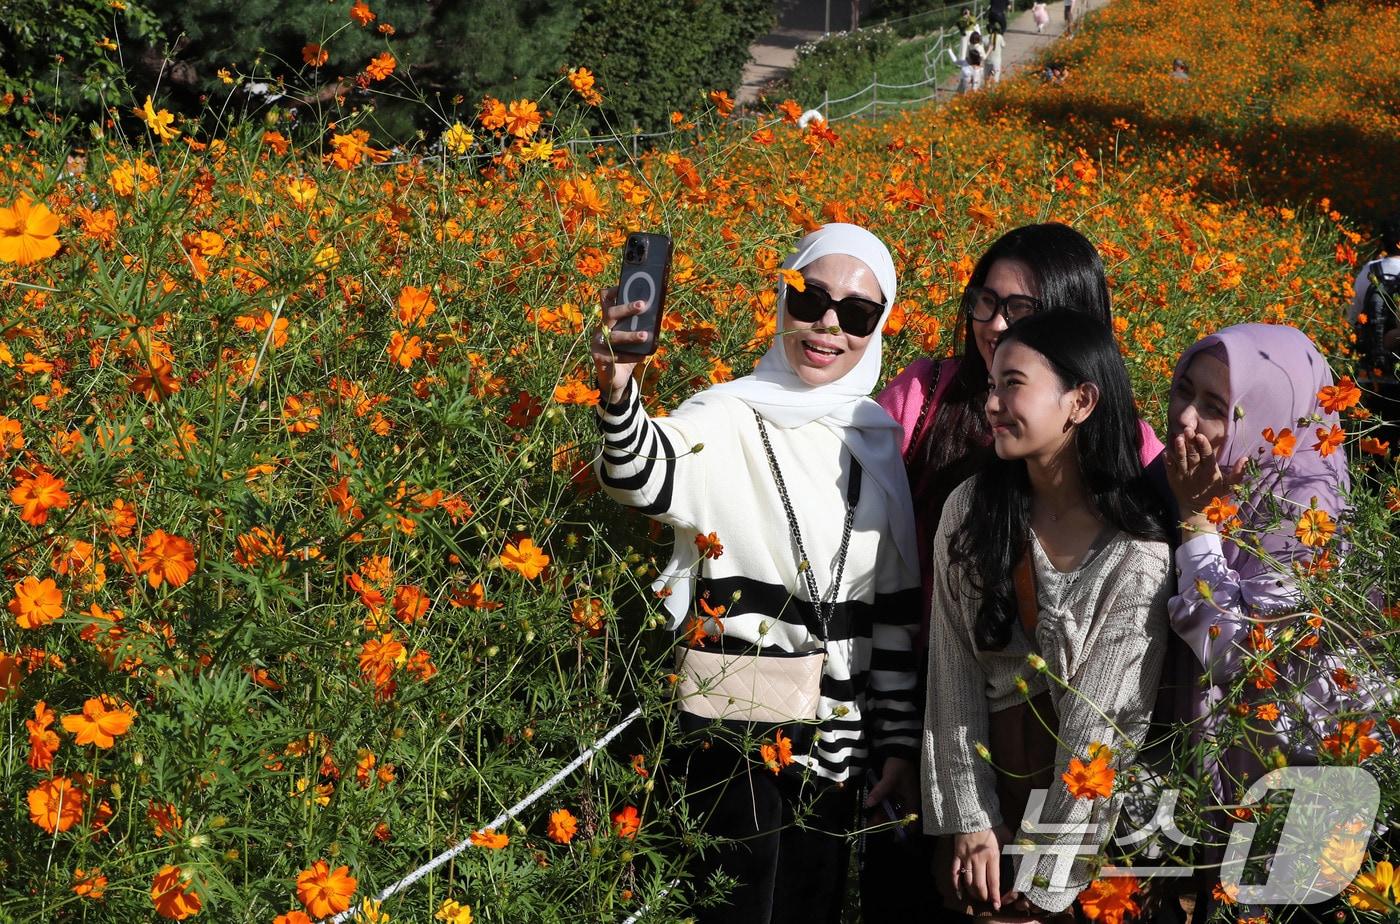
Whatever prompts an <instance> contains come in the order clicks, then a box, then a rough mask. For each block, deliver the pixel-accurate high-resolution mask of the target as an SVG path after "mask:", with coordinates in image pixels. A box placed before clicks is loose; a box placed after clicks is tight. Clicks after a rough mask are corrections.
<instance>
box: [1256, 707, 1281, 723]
mask: <svg viewBox="0 0 1400 924" xmlns="http://www.w3.org/2000/svg"><path fill="white" fill-rule="evenodd" d="M1254 717H1255V718H1256V719H1262V720H1263V721H1265V722H1277V721H1278V717H1279V709H1278V704H1277V703H1261V704H1259V705H1258V706H1255V707H1254Z"/></svg>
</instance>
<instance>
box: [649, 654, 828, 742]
mask: <svg viewBox="0 0 1400 924" xmlns="http://www.w3.org/2000/svg"><path fill="white" fill-rule="evenodd" d="M825 662H826V652H824V651H814V652H810V653H808V654H800V655H786V656H782V657H773V656H759V655H758V654H755V653H745V654H725V653H724V652H720V651H704V650H702V649H699V648H687V647H684V646H682V647H679V648H677V649H676V673H677V675H679V676H680V681H679V683H678V684H677V690H676V693H677V697H678V699H679V703H680V708H681V710H682V711H684V712H687V713H689V714H691V715H693V716H695V717H697V718H701V719H718V720H720V721H735V722H749V723H754V724H756V725H779V724H783V723H787V722H810V721H812V720H813V719H815V718H816V717H817V702H818V700H819V698H820V697H821V680H822V666H823V664H825Z"/></svg>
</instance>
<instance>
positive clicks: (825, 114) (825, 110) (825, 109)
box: [822, 90, 831, 122]
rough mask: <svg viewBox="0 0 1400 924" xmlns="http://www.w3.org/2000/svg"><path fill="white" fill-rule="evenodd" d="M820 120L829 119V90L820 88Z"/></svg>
mask: <svg viewBox="0 0 1400 924" xmlns="http://www.w3.org/2000/svg"><path fill="white" fill-rule="evenodd" d="M822 121H823V122H830V121H831V91H830V90H822Z"/></svg>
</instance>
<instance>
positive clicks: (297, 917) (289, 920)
mask: <svg viewBox="0 0 1400 924" xmlns="http://www.w3.org/2000/svg"><path fill="white" fill-rule="evenodd" d="M272 924H315V922H314V921H312V920H311V919H310V918H308V917H307V916H306V912H305V911H288V912H287V913H286V914H279V915H278V916H277V917H275V918H273V919H272Z"/></svg>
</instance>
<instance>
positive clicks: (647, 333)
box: [589, 232, 672, 402]
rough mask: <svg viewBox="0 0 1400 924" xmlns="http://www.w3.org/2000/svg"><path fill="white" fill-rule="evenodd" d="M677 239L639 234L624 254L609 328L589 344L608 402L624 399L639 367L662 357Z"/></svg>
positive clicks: (607, 303)
mask: <svg viewBox="0 0 1400 924" xmlns="http://www.w3.org/2000/svg"><path fill="white" fill-rule="evenodd" d="M671 253H672V246H671V239H670V238H669V237H666V236H665V235H664V234H645V233H642V232H633V233H632V234H629V235H628V236H627V243H626V244H625V245H624V246H623V249H622V278H621V280H620V281H619V283H618V285H617V287H616V288H612V289H607V290H605V291H604V292H603V294H602V309H603V328H602V330H600V331H598V332H597V333H595V334H594V335H593V336H592V338H590V340H589V349H590V352H591V353H592V354H593V361H594V365H595V367H596V369H597V374H598V387H599V388H600V389H602V390H603V391H604V392H606V395H605V397H606V399H607V400H608V401H610V402H615V401H616V400H617V399H618V398H620V397H621V394H622V391H623V388H624V386H625V385H626V384H627V380H628V379H629V378H630V377H631V375H632V370H633V369H634V368H636V365H637V362H638V361H639V360H641V359H642V358H644V357H646V356H650V355H651V354H652V353H654V352H656V340H657V335H658V334H659V333H660V331H661V313H662V310H663V308H664V307H665V303H666V290H667V287H668V284H669V283H670V278H671Z"/></svg>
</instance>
